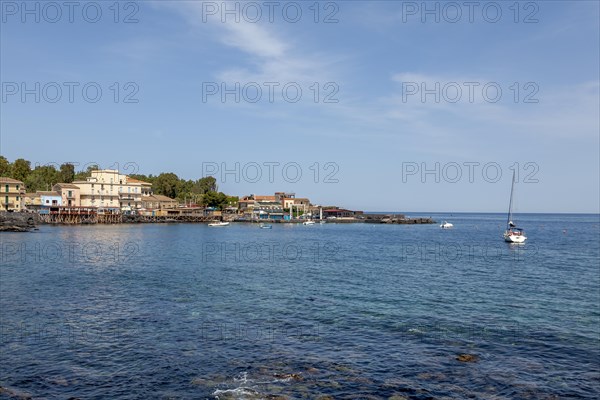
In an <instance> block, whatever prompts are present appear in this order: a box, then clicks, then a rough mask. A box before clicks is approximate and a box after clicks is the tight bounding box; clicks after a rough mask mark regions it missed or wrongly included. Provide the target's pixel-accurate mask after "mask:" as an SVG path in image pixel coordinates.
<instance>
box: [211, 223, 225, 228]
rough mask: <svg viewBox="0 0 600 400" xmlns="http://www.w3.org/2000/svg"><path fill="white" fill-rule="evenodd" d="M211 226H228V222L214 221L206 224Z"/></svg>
mask: <svg viewBox="0 0 600 400" xmlns="http://www.w3.org/2000/svg"><path fill="white" fill-rule="evenodd" d="M208 226H210V227H211V228H215V227H219V226H229V222H214V223H210V224H208Z"/></svg>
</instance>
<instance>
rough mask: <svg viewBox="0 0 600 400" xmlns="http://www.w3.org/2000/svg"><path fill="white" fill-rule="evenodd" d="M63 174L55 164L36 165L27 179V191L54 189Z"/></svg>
mask: <svg viewBox="0 0 600 400" xmlns="http://www.w3.org/2000/svg"><path fill="white" fill-rule="evenodd" d="M60 178H61V174H60V172H58V171H57V170H56V168H54V166H52V165H50V166H48V165H45V166H39V167H36V168H35V169H34V170H33V171H31V173H29V175H27V178H26V179H25V186H26V187H27V191H29V192H35V191H36V190H52V186H53V185H54V184H55V183H58V181H60Z"/></svg>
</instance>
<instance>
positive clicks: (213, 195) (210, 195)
mask: <svg viewBox="0 0 600 400" xmlns="http://www.w3.org/2000/svg"><path fill="white" fill-rule="evenodd" d="M202 202H203V204H204V205H205V206H207V207H215V208H217V209H219V210H222V209H223V208H225V207H227V195H226V194H225V193H223V192H207V193H205V194H204V195H203V196H202Z"/></svg>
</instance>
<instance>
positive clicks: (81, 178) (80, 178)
mask: <svg viewBox="0 0 600 400" xmlns="http://www.w3.org/2000/svg"><path fill="white" fill-rule="evenodd" d="M99 169H100V168H99V167H98V166H97V165H90V166H89V167H87V170H85V171H79V172H78V173H76V174H75V176H74V177H73V180H74V181H85V180H86V178H89V177H90V176H92V171H97V170H99ZM65 183H66V182H65Z"/></svg>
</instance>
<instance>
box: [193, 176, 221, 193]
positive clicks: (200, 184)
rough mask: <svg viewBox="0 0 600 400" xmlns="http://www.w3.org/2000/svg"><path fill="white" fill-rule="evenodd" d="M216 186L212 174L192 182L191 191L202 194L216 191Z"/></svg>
mask: <svg viewBox="0 0 600 400" xmlns="http://www.w3.org/2000/svg"><path fill="white" fill-rule="evenodd" d="M217 190H218V188H217V180H216V179H215V178H214V177H213V176H207V177H204V178H201V179H198V180H197V181H196V182H194V185H193V188H192V192H193V193H198V194H204V193H208V192H216V191H217Z"/></svg>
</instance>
